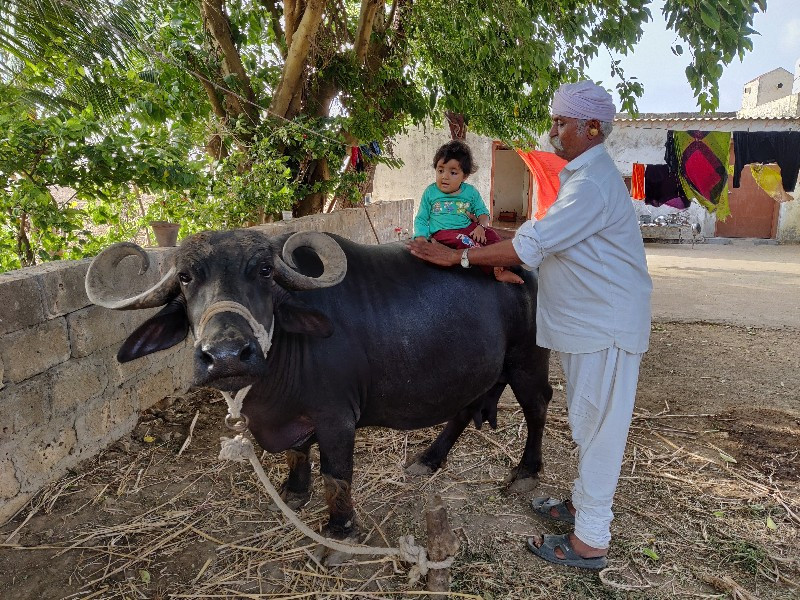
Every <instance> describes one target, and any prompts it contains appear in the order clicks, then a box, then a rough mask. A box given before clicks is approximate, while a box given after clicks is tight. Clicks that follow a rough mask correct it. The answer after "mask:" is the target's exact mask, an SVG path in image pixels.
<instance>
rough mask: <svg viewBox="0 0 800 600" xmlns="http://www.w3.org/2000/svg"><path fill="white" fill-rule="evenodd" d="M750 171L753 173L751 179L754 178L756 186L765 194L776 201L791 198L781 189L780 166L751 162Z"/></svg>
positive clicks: (784, 200)
mask: <svg viewBox="0 0 800 600" xmlns="http://www.w3.org/2000/svg"><path fill="white" fill-rule="evenodd" d="M750 173H751V174H752V175H753V179H755V181H756V183H757V184H758V187H760V188H761V189H762V190H764V191H765V192H766V193H767V195H769V197H770V198H772V199H773V200H775V201H776V202H787V201H789V200H792V197H791V196H790V195H789V194H787V193H786V192H785V191H784V189H783V180H782V178H781V168H780V167H779V166H778V165H762V164H760V163H753V164H751V165H750Z"/></svg>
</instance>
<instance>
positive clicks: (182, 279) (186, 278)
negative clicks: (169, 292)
mask: <svg viewBox="0 0 800 600" xmlns="http://www.w3.org/2000/svg"><path fill="white" fill-rule="evenodd" d="M178 279H180V282H181V283H182V284H183V285H186V284H187V283H189V282H190V281H191V280H192V276H191V275H189V274H188V273H178Z"/></svg>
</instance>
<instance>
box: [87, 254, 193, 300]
mask: <svg viewBox="0 0 800 600" xmlns="http://www.w3.org/2000/svg"><path fill="white" fill-rule="evenodd" d="M126 256H138V257H139V260H140V262H141V267H140V268H139V273H138V277H136V276H134V277H133V282H134V284H135V283H137V281H142V280H143V279H142V277H141V276H142V275H144V274H145V273H147V270H148V269H149V268H150V257H149V256H148V255H147V252H145V251H144V250H143V249H142V248H140V247H139V246H137V245H136V244H133V243H131V242H119V243H117V244H113V245H111V246H109V247H108V248H106V249H105V250H103V251H102V252H101V253H100V254H98V255H97V256H96V257H95V258H94V260H93V261H92V264H91V265H89V270H88V271H87V273H86V295H87V296H89V300H91V301H92V302H93V303H94V304H97V305H99V306H104V307H105V308H114V309H118V310H129V309H134V308H153V307H155V306H163V305H164V304H166V303H167V301H169V300H170V299H171V298H173V297H175V296H177V295H178V292H179V291H180V283H179V282H178V278H177V277H175V267H171V268H170V269H169V271H167V274H166V275H164V277H162V278H161V280H160V281H159V282H158V283H156V284H155V285H154V286H153V287H151V288H150V289H148V290H145V291H143V292H141V293H140V294H136V295H135V296H131V297H130V298H121V297H120V296H119V294H117V293H115V292H116V286H115V285H114V273H115V272H116V270H117V269H118V267H119V263H120V261H121V260H122V259H123V258H125V257H126ZM134 289H139V288H138V287H136V286H135V285H134Z"/></svg>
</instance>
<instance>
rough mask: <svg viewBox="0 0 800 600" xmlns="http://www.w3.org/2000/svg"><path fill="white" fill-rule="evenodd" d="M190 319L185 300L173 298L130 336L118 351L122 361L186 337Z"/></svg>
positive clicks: (172, 343) (118, 358)
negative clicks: (187, 314)
mask: <svg viewBox="0 0 800 600" xmlns="http://www.w3.org/2000/svg"><path fill="white" fill-rule="evenodd" d="M188 333H189V319H188V317H187V316H186V307H185V306H184V304H183V302H180V301H178V300H173V301H171V302H170V303H169V304H167V305H166V306H165V307H164V308H162V309H161V310H160V311H158V312H157V313H156V314H155V315H153V316H152V317H151V318H149V319H148V320H147V321H145V322H144V323H142V325H140V326H139V327H138V328H137V329H136V331H134V332H133V333H132V334H130V335H129V336H128V339H127V340H125V341H124V342H123V344H122V347H121V348H120V349H119V352H117V360H118V361H119V362H121V363H124V362H128V361H131V360H133V359H135V358H141V357H142V356H147V355H148V354H152V353H153V352H158V351H159V350H166V349H167V348H171V347H172V346H174V345H175V344H179V343H180V342H182V341H183V340H184V339H186V336H187V334H188Z"/></svg>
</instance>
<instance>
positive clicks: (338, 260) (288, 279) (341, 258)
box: [275, 231, 347, 290]
mask: <svg viewBox="0 0 800 600" xmlns="http://www.w3.org/2000/svg"><path fill="white" fill-rule="evenodd" d="M300 246H308V247H309V248H311V249H312V250H313V251H314V252H316V254H317V256H319V258H320V260H321V261H322V267H323V272H322V275H320V276H319V277H308V276H306V275H303V274H302V273H298V272H297V271H295V270H294V269H295V268H297V265H296V264H295V263H294V258H292V252H294V251H295V250H296V249H297V248H299V247H300ZM281 253H282V255H283V259H281V257H279V256H276V257H275V268H276V269H277V270H278V275H279V276H280V278H281V279H282V281H283V282H284V283H285V285H286V287H288V288H291V289H294V290H314V289H318V288H325V287H331V286H333V285H336V284H337V283H339V282H341V281H342V279H344V276H345V274H346V273H347V257H346V256H345V254H344V251H343V250H342V247H341V246H339V244H337V243H336V241H335V240H334V239H333V238H332V237H330V236H328V235H325V234H324V233H320V232H318V231H298V232H297V233H294V234H292V235H291V236H290V237H289V239H287V240H286V242H285V243H284V244H283V249H282V251H281Z"/></svg>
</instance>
